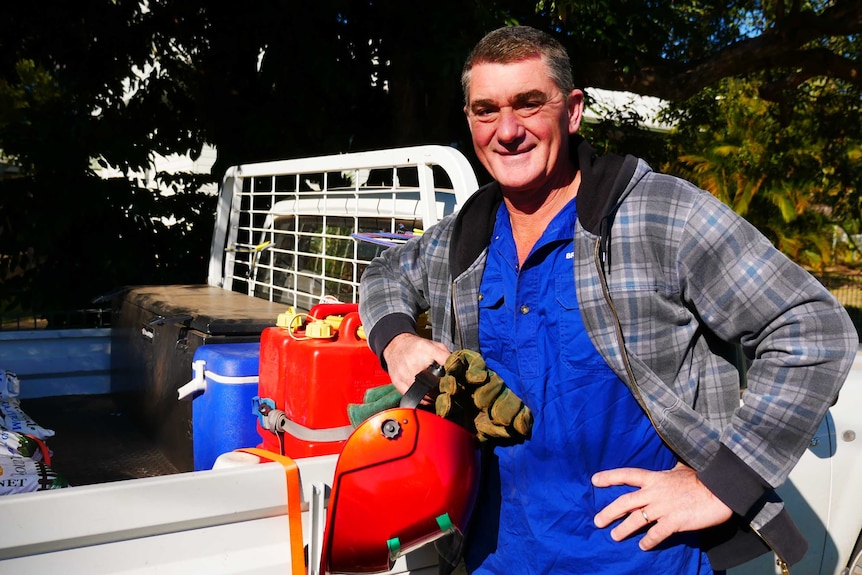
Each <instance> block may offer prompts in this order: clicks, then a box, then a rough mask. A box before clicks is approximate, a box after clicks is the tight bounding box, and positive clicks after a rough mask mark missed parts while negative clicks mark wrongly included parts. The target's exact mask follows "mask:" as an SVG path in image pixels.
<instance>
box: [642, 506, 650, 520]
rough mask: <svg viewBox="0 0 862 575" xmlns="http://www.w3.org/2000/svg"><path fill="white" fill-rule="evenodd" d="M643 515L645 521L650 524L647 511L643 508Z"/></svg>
mask: <svg viewBox="0 0 862 575" xmlns="http://www.w3.org/2000/svg"><path fill="white" fill-rule="evenodd" d="M641 515H643V518H644V521H646V522H647V523H649V517H647V514H646V510H644V509H643V508H641Z"/></svg>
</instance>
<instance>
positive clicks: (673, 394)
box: [360, 27, 857, 575]
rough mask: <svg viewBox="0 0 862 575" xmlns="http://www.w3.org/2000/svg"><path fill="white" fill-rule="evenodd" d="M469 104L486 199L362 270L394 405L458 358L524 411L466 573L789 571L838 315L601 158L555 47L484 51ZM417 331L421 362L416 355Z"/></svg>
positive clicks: (705, 204)
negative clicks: (422, 376) (763, 566)
mask: <svg viewBox="0 0 862 575" xmlns="http://www.w3.org/2000/svg"><path fill="white" fill-rule="evenodd" d="M462 84H463V87H464V94H465V101H466V105H465V112H466V115H467V120H468V123H469V126H470V130H471V134H472V138H473V144H474V147H475V150H476V153H477V155H478V158H479V160H480V161H481V162H482V164H483V165H484V166H485V168H486V169H487V170H488V172H489V173H490V174H491V176H492V177H493V178H494V182H493V183H491V184H489V185H488V186H485V187H483V188H482V189H480V190H479V191H477V192H476V193H475V194H474V195H473V196H472V197H471V198H470V200H469V201H468V202H466V203H465V205H464V206H463V207H462V208H461V210H460V211H459V212H458V213H457V214H455V215H453V216H450V217H448V218H446V219H444V220H442V221H441V222H440V223H439V224H438V225H436V226H434V227H432V228H431V229H429V230H426V232H425V233H424V234H423V235H422V236H421V237H420V238H418V239H416V240H413V241H411V242H408V243H407V244H405V245H403V246H399V247H397V248H390V249H388V250H387V251H385V252H384V253H383V254H382V255H381V256H380V257H379V258H377V259H376V260H375V261H374V262H372V263H371V264H370V265H369V267H368V270H367V271H366V273H365V275H364V277H363V280H362V286H361V293H360V311H361V314H362V317H363V323H364V325H365V326H366V329H367V330H368V331H369V343H370V345H371V346H372V348H373V349H374V350H375V351H376V352H377V353H378V355H380V357H381V360H382V362H383V363H384V365H385V366H386V368H387V369H388V371H389V374H390V375H391V377H392V381H393V383H395V385H396V386H397V387H398V388H399V389H400V390H401V391H402V392H403V391H404V390H406V388H407V387H408V386H409V385H410V384H411V382H412V381H413V378H414V375H415V374H416V373H418V372H419V371H421V370H422V369H423V368H424V367H426V366H427V365H428V364H430V363H431V362H432V361H436V362H438V363H440V364H443V363H444V362H445V360H446V358H447V357H448V356H449V353H450V352H451V351H453V350H456V349H462V348H463V349H472V350H476V351H479V352H480V353H481V355H482V356H483V357H484V358H485V360H486V362H487V364H488V367H489V368H490V369H493V370H494V371H496V372H497V373H498V374H499V375H500V376H501V377H502V379H503V380H504V381H505V382H506V384H507V385H508V386H509V388H510V389H511V390H512V391H513V392H514V393H515V394H517V395H518V397H520V398H521V399H522V400H523V401H524V403H525V404H526V405H527V406H528V407H529V408H530V410H531V411H532V412H533V415H534V424H533V429H532V436H531V437H530V438H529V439H528V440H527V441H525V442H523V443H520V444H515V445H505V446H503V445H498V446H496V447H494V448H493V450H488V451H486V453H485V476H484V481H483V489H482V492H481V495H480V501H479V503H478V504H477V508H476V510H475V512H474V520H473V525H472V527H471V531H470V534H469V538H468V545H467V550H466V565H467V569H468V570H469V571H471V572H475V573H498V574H513V573H519V574H520V573H590V574H595V573H607V574H614V575H619V574H621V573H643V572H649V573H697V574H707V573H712V572H714V571H721V570H724V569H727V568H729V567H731V566H734V565H736V564H739V563H742V562H744V561H747V560H748V559H750V558H752V557H754V556H756V555H759V554H761V553H763V552H766V551H768V550H769V549H770V548H771V549H772V551H773V552H775V553H776V555H777V556H778V559H779V561H782V562H786V563H793V562H795V561H798V560H799V558H800V557H801V554H802V553H804V550H805V542H804V539H803V538H802V537H801V535H800V534H799V532H798V530H797V529H796V528H795V526H794V525H793V523H792V521H791V520H790V518H789V516H788V514H787V513H786V511H785V510H784V509H783V507H782V504H781V502H780V501H779V500H778V498H777V497H776V496H775V493H774V491H773V489H774V487H776V486H778V485H779V484H781V483H782V482H783V481H784V480H785V479H786V478H787V475H788V473H789V472H790V470H791V468H792V467H793V465H794V464H795V463H796V461H797V460H798V458H799V457H800V456H801V454H802V453H803V452H804V450H805V448H806V447H807V445H808V444H809V442H810V440H811V437H812V435H813V433H814V432H815V430H816V428H817V426H818V424H819V422H820V421H821V419H822V417H823V416H824V414H825V412H826V410H827V409H828V407H829V406H830V405H831V404H832V403H833V402H834V401H835V399H836V397H837V394H838V390H839V388H840V386H841V384H842V383H843V381H844V378H845V377H846V374H847V372H848V370H849V367H850V364H851V362H852V358H853V356H854V354H855V350H856V346H857V336H856V333H855V331H854V328H853V326H852V324H851V323H850V320H849V318H848V316H847V314H846V313H845V312H844V310H843V309H842V307H841V306H840V305H839V304H838V303H837V302H836V301H835V300H834V298H832V297H831V296H830V294H829V293H828V292H827V291H826V290H825V289H824V288H823V287H822V286H820V284H819V283H818V282H817V281H816V280H815V279H814V278H812V277H811V276H810V275H809V274H807V273H806V272H805V271H803V270H802V269H801V268H799V267H798V266H796V265H795V264H793V263H791V262H790V261H789V260H788V259H787V258H785V257H784V256H782V255H781V254H780V253H779V252H778V251H777V250H775V249H774V247H773V246H772V245H770V243H769V242H768V241H767V240H766V239H765V238H764V237H763V236H762V235H761V234H759V233H758V232H757V231H756V230H755V229H753V228H752V227H751V226H750V225H748V224H747V223H746V222H745V221H744V220H743V219H741V218H739V217H738V216H736V215H735V214H734V213H733V212H732V211H731V210H729V209H728V208H727V207H726V206H724V205H722V204H721V203H720V202H719V201H717V200H716V199H715V198H714V197H713V196H711V195H710V194H708V193H706V192H704V191H702V190H699V189H697V188H695V187H694V186H692V185H691V184H689V183H688V182H685V181H683V180H680V179H677V178H674V177H671V176H667V175H663V174H658V173H655V172H653V171H652V170H651V169H650V167H649V166H647V165H646V164H645V163H644V162H643V161H642V160H638V159H636V158H634V157H631V156H627V157H616V156H608V157H596V155H595V154H594V152H593V150H592V149H591V148H590V146H589V145H588V144H587V143H586V142H585V141H583V140H582V139H581V138H580V137H579V136H577V135H576V133H577V131H578V128H579V126H580V122H581V119H582V114H583V99H584V96H583V93H582V92H581V91H580V90H577V89H575V88H574V85H573V82H572V75H571V69H570V63H569V59H568V56H567V55H566V52H565V50H564V49H563V48H562V46H561V45H560V44H559V43H558V42H556V41H555V40H553V39H552V38H551V37H550V36H548V35H546V34H544V33H542V32H539V31H537V30H534V29H532V28H528V27H507V28H503V29H500V30H496V31H494V32H492V33H490V34H489V35H488V36H486V37H485V38H484V39H482V40H481V41H480V42H479V44H478V45H477V46H476V48H475V49H474V51H473V52H472V54H471V55H470V57H469V58H468V60H467V62H466V64H465V67H464V72H463V75H462ZM425 310H430V320H431V324H432V326H433V339H434V341H431V340H427V339H423V338H420V337H418V336H416V335H415V318H416V316H417V315H418V314H419V313H421V312H423V311H425ZM737 350H741V351H742V353H744V355H745V357H746V358H747V360H748V361H749V362H750V367H749V368H748V370H747V372H746V374H745V377H744V380H745V382H746V383H747V389H746V391H745V393H743V395H742V402H741V403H740V385H741V380H742V379H743V378H742V377H741V376H740V373H741V371H740V369H739V368H738V367H737V364H738V363H740V362H738V361H736V360H737V358H738V357H739V356H738V354H737V353H736V352H737Z"/></svg>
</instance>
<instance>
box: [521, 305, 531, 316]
mask: <svg viewBox="0 0 862 575" xmlns="http://www.w3.org/2000/svg"><path fill="white" fill-rule="evenodd" d="M521 313H522V314H524V315H527V314H528V313H530V306H528V305H522V306H521Z"/></svg>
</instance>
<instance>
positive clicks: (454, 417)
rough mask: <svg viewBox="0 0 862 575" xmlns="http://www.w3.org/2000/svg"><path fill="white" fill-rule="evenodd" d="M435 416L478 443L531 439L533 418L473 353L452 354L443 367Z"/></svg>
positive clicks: (519, 400)
mask: <svg viewBox="0 0 862 575" xmlns="http://www.w3.org/2000/svg"><path fill="white" fill-rule="evenodd" d="M443 367H444V369H445V371H446V374H445V375H444V376H443V377H442V378H440V394H439V395H438V396H437V400H436V402H435V408H436V411H437V415H439V416H441V417H444V418H446V419H449V420H451V421H455V422H456V423H459V424H461V425H463V426H464V427H465V428H467V429H468V430H470V431H471V432H474V433H475V434H476V437H478V438H479V440H480V441H486V440H488V439H491V438H496V439H507V440H516V441H517V440H523V439H527V438H529V436H530V431H531V429H532V426H533V414H532V412H530V408H529V407H527V406H526V405H524V402H523V401H521V399H520V398H519V397H518V396H517V395H515V394H514V393H513V392H512V391H511V390H510V389H509V388H508V387H507V386H506V384H505V383H504V382H503V380H502V378H501V377H500V376H499V375H497V374H496V373H495V372H494V371H492V370H490V369H488V366H487V365H485V360H484V359H482V356H481V355H480V354H479V353H478V352H475V351H471V350H466V349H465V350H459V351H456V352H454V353H452V354H451V355H450V356H449V359H448V360H446V365H444V366H443Z"/></svg>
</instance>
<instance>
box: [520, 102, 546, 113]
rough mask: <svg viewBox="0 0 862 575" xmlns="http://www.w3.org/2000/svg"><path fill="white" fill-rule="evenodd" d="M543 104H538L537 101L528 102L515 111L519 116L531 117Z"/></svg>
mask: <svg viewBox="0 0 862 575" xmlns="http://www.w3.org/2000/svg"><path fill="white" fill-rule="evenodd" d="M543 103H544V102H539V101H538V100H530V101H527V102H524V103H523V104H520V105H519V106H517V107H516V108H515V111H516V112H517V113H518V114H519V115H521V116H532V115H533V114H535V113H536V112H538V111H539V110H541V109H542V105H543Z"/></svg>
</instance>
